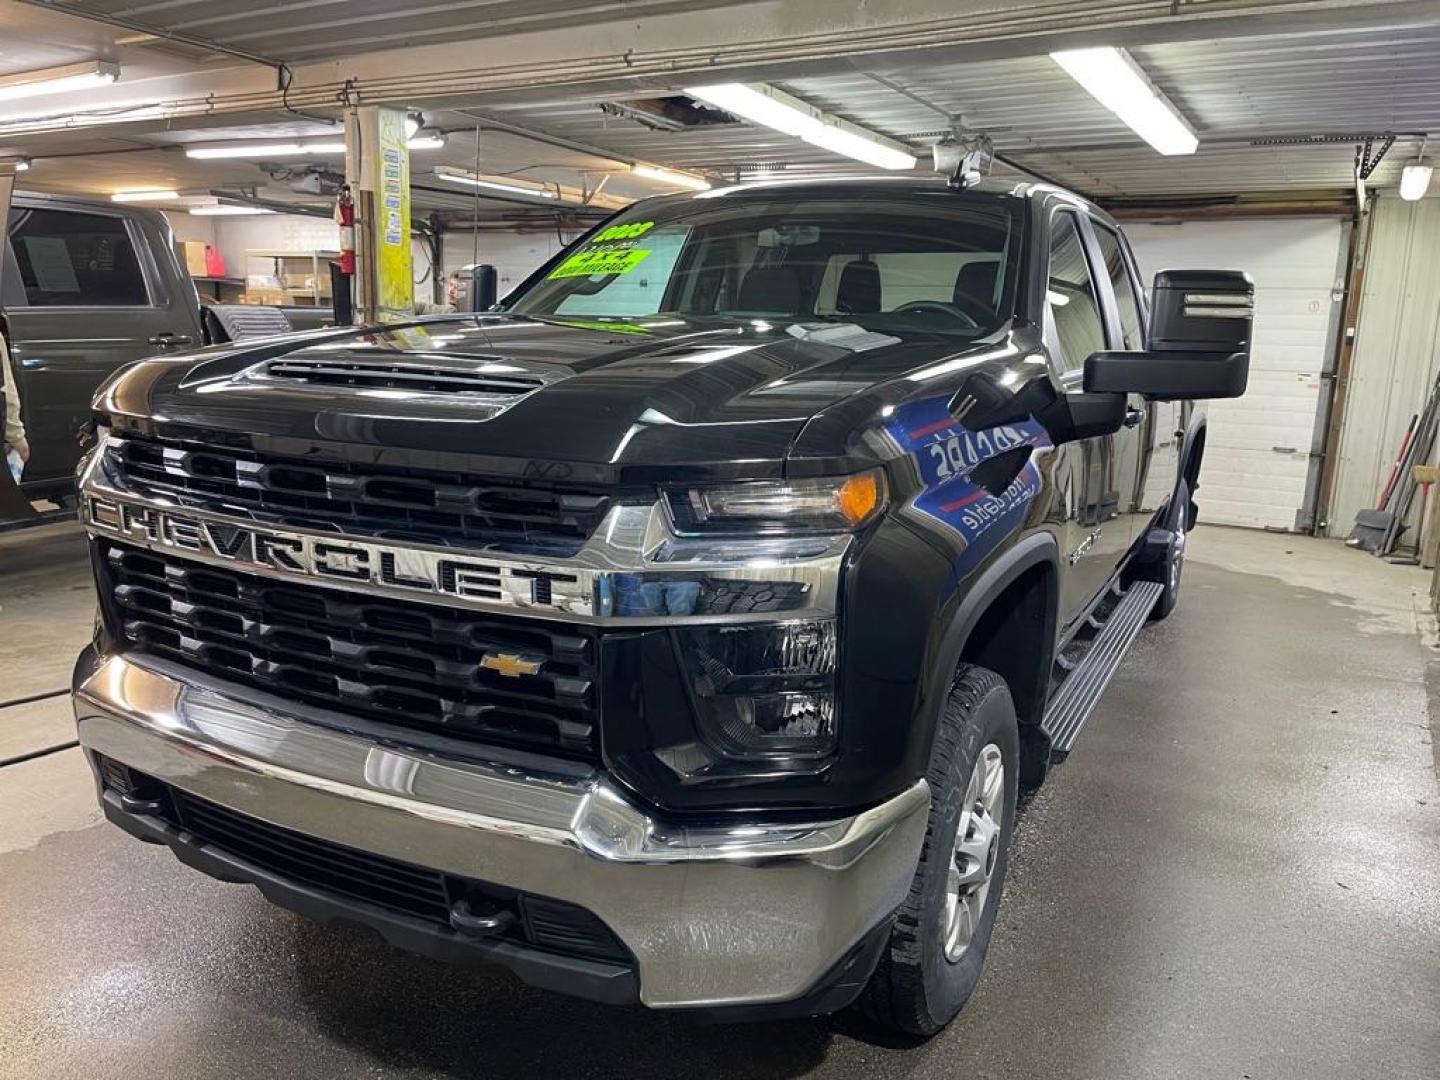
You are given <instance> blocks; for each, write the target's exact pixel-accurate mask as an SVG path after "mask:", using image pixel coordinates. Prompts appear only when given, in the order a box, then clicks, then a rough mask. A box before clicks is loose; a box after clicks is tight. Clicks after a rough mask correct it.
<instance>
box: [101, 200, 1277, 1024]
mask: <svg viewBox="0 0 1440 1080" xmlns="http://www.w3.org/2000/svg"><path fill="white" fill-rule="evenodd" d="M1251 304H1252V288H1251V285H1250V282H1249V279H1248V278H1247V277H1246V276H1245V275H1244V274H1241V273H1233V272H1221V271H1217V272H1207V273H1197V272H1194V271H1189V272H1185V273H1178V272H1167V273H1163V274H1161V275H1159V277H1157V279H1156V282H1155V288H1154V295H1153V300H1152V302H1151V304H1150V305H1149V306H1150V308H1151V312H1150V314H1149V316H1148V317H1147V304H1146V300H1145V298H1144V293H1143V291H1142V288H1141V286H1140V282H1139V281H1138V279H1137V276H1136V272H1135V265H1134V262H1133V259H1132V258H1131V255H1130V253H1129V250H1128V247H1127V245H1126V242H1125V239H1124V237H1123V235H1122V234H1121V232H1120V230H1119V229H1118V228H1117V226H1116V225H1115V223H1114V222H1113V221H1112V220H1111V219H1110V218H1109V217H1108V216H1107V215H1106V214H1104V213H1103V212H1102V211H1100V210H1098V209H1097V208H1096V207H1094V206H1092V205H1090V204H1089V203H1087V202H1085V201H1084V200H1082V199H1079V198H1077V197H1076V196H1074V195H1071V194H1069V193H1067V192H1065V191H1062V190H1059V189H1056V188H1053V187H1049V186H1042V185H1032V184H1024V183H1022V184H1004V183H999V182H996V181H988V180H987V181H980V182H977V183H972V184H969V185H968V186H964V185H957V186H951V185H946V184H945V183H943V182H941V181H936V182H935V183H933V184H932V183H929V182H924V181H919V180H893V181H880V180H863V181H861V180H857V181H831V182H805V183H783V184H782V183H776V184H756V185H750V186H743V187H734V188H726V189H722V190H714V191H709V192H705V193H701V194H695V195H688V194H687V195H678V196H667V197H663V198H659V199H653V200H649V201H646V202H643V203H640V204H637V205H636V206H634V207H632V208H630V209H628V210H626V211H624V212H622V213H620V214H619V215H617V216H616V217H615V218H613V219H611V220H610V221H609V222H607V223H606V224H604V225H602V226H600V227H598V228H597V229H595V230H594V231H592V232H591V233H590V234H589V235H588V236H586V237H584V238H583V239H581V240H580V241H579V242H578V243H577V244H576V245H574V246H572V247H571V248H570V249H569V250H567V251H565V252H563V253H561V254H560V255H559V256H557V257H556V258H555V259H554V260H552V261H551V262H550V263H548V264H547V265H545V266H543V267H541V268H540V269H539V270H538V271H537V272H536V273H535V274H534V275H533V276H532V277H531V278H530V279H529V280H528V281H526V282H525V283H524V284H523V285H522V286H521V287H520V288H519V289H518V290H517V291H516V292H515V293H514V294H512V295H511V296H510V297H509V298H508V299H507V300H506V301H505V303H504V304H502V305H501V307H500V309H499V310H496V311H493V312H489V313H485V314H482V315H469V316H464V317H449V318H440V319H431V320H422V321H417V322H414V323H407V324H403V325H390V326H385V327H372V328H367V329H359V330H353V331H349V330H347V331H343V332H336V333H334V334H332V335H331V336H328V337H325V338H324V339H315V338H309V339H305V340H302V341H270V342H266V343H264V344H263V345H260V346H257V347H252V348H243V347H236V346H217V347H214V348H210V349H206V350H202V351H199V352H196V353H192V354H190V355H185V356H167V357H163V358H159V359H153V360H149V361H145V362H143V363H140V364H137V365H134V366H131V367H129V368H127V369H126V370H125V371H123V372H122V373H120V374H119V375H118V376H117V377H116V378H114V379H112V380H111V381H110V382H109V383H108V384H107V385H106V386H105V387H103V388H102V390H101V392H100V393H99V395H98V397H97V398H96V401H95V406H94V410H95V422H96V424H97V427H98V429H99V438H98V441H97V444H96V446H95V447H94V448H93V450H91V451H90V453H89V455H88V457H87V458H86V460H85V461H84V462H83V463H82V477H81V493H82V496H81V502H82V509H81V513H82V518H83V520H84V522H85V524H86V527H87V528H88V530H89V532H90V534H91V537H92V540H91V543H92V550H93V556H94V566H95V574H96V577H97V581H98V585H99V595H100V605H101V618H100V620H99V624H98V628H97V632H96V637H95V641H94V643H93V645H92V646H91V647H89V648H88V649H87V650H86V651H85V652H84V654H83V655H82V657H81V658H80V660H79V663H78V665H77V668H76V672H75V711H76V716H77V718H78V722H79V737H80V741H81V743H82V744H83V746H84V747H85V750H86V753H87V754H88V756H89V760H90V762H91V763H92V765H93V767H94V771H95V775H96V778H97V783H98V785H99V791H100V797H101V799H102V801H103V805H104V810H105V813H106V815H107V816H108V817H109V819H110V820H111V821H113V822H114V823H116V824H117V825H119V826H120V827H121V828H123V829H125V830H127V831H129V832H130V833H133V834H134V835H136V836H138V837H140V838H141V839H143V840H148V841H152V842H158V843H163V844H168V845H169V846H170V847H171V848H172V849H173V850H174V852H175V853H176V854H177V855H178V856H179V857H180V859H181V860H182V861H184V862H186V863H188V864H189V865H191V866H193V867H196V868H198V869H200V870H202V871H204V872H206V873H209V874H212V875H214V876H216V877H219V878H222V879H225V880H232V881H241V882H250V883H253V884H255V885H258V886H259V888H260V890H261V891H262V892H263V893H264V894H265V895H266V896H267V897H269V898H270V899H271V900H273V901H275V902H276V903H279V904H282V905H285V906H287V907H290V908H293V909H295V910H298V911H301V912H304V913H307V914H309V915H312V916H314V917H316V918H320V919H352V920H358V921H359V922H361V923H364V924H368V925H369V926H372V927H374V928H377V929H378V930H379V931H380V932H381V933H383V934H384V935H385V936H386V937H387V938H388V939H389V940H390V941H392V942H393V943H395V944H397V945H401V946H403V947H406V948H410V949H414V950H418V951H420V952H423V953H427V954H431V955H436V956H443V957H446V958H449V959H452V960H456V961H462V962H463V961H469V960H478V961H480V962H484V963H499V964H502V965H505V966H508V967H509V968H510V969H512V970H513V971H514V972H515V973H517V974H518V975H519V976H520V977H521V978H523V979H525V980H526V981H528V982H530V983H533V984H535V985H539V986H543V987H549V988H553V989H555V990H559V991H563V992H567V993H571V994H578V995H582V996H586V997H589V998H592V999H597V1000H601V1001H607V1002H616V1003H623V1002H634V1001H638V1002H643V1003H644V1004H646V1005H649V1006H651V1007H654V1008H663V1009H676V1010H688V1011H690V1012H692V1013H700V1014H703V1015H705V1016H708V1017H712V1018H730V1019H741V1018H747V1017H758V1016H766V1017H774V1016H784V1015H805V1014H817V1013H824V1012H829V1011H834V1010H836V1009H839V1008H842V1007H845V1006H847V1005H849V1004H851V1003H853V1002H855V1001H857V1000H858V1001H859V1002H861V1003H862V1005H863V1007H865V1008H866V1009H868V1010H869V1011H870V1012H871V1013H872V1014H873V1015H874V1016H876V1017H878V1018H879V1019H880V1020H882V1021H883V1022H885V1023H887V1024H890V1025H893V1026H895V1027H898V1028H900V1029H904V1030H907V1031H910V1032H916V1033H922V1034H923V1033H930V1032H934V1031H936V1030H938V1029H939V1028H940V1027H941V1026H943V1025H944V1024H945V1023H946V1022H947V1021H948V1020H949V1019H950V1018H951V1017H953V1016H954V1015H955V1013H956V1012H957V1011H958V1010H959V1008H960V1007H961V1005H962V1004H963V1003H964V1001H965V1000H966V998H967V997H968V996H969V994H970V993H971V991H972V990H973V989H974V987H975V985H976V982H977V980H978V979H979V976H980V969H981V964H982V962H983V960H984V956H985V952H986V948H987V946H988V945H989V942H990V937H991V933H992V930H993V928H994V926H995V916H996V909H997V907H998V905H999V903H1000V894H1001V890H1002V887H1003V884H1004V878H1005V870H1006V863H1007V853H1008V850H1009V845H1010V840H1011V834H1012V831H1013V828H1014V824H1015V807H1016V798H1017V793H1018V791H1019V789H1020V788H1022V787H1026V786H1033V785H1037V784H1039V783H1041V781H1042V780H1043V779H1044V778H1045V775H1046V772H1047V769H1048V767H1049V766H1050V764H1051V763H1052V762H1053V761H1055V760H1057V759H1059V758H1061V757H1063V756H1064V755H1065V753H1066V752H1067V751H1069V750H1070V748H1071V746H1072V745H1073V743H1074V741H1075V738H1076V735H1077V734H1078V732H1079V731H1080V728H1081V726H1082V725H1083V724H1084V723H1085V720H1086V718H1087V716H1088V715H1089V714H1090V711H1091V709H1092V708H1093V706H1094V704H1095V702H1096V700H1097V698H1098V697H1099V695H1100V694H1101V692H1102V691H1103V689H1104V687H1105V685H1106V683H1107V682H1108V680H1109V678H1110V676H1111V674H1112V673H1113V671H1114V670H1115V667H1116V665H1117V664H1118V662H1119V660H1120V658H1121V656H1122V655H1123V654H1124V652H1125V649H1126V647H1127V646H1128V645H1129V643H1130V642H1131V641H1132V640H1133V638H1134V636H1135V635H1136V634H1137V633H1138V632H1139V631H1140V629H1141V628H1142V626H1143V624H1144V623H1145V621H1146V619H1147V617H1148V618H1159V617H1163V616H1165V615H1166V614H1168V613H1169V611H1170V610H1171V609H1172V608H1173V606H1174V605H1175V602H1176V597H1177V593H1178V590H1179V587H1180V571H1181V565H1182V559H1183V555H1184V549H1185V535H1186V532H1187V530H1189V529H1190V528H1191V527H1192V525H1193V524H1194V521H1195V513H1196V505H1195V502H1194V496H1195V491H1196V488H1197V484H1198V479H1199V470H1200V462H1201V455H1202V453H1203V451H1204V447H1205V423H1204V418H1203V416H1202V415H1200V413H1199V412H1198V410H1195V409H1194V407H1193V406H1192V404H1191V402H1192V401H1194V400H1196V399H1201V398H1206V397H1227V396H1235V395H1238V394H1240V393H1242V392H1243V391H1244V387H1245V382H1246V377H1247V373H1248V366H1249V345H1248V340H1249V330H1250V323H1251ZM156 917H157V918H164V914H163V912H158V913H157V915H156Z"/></svg>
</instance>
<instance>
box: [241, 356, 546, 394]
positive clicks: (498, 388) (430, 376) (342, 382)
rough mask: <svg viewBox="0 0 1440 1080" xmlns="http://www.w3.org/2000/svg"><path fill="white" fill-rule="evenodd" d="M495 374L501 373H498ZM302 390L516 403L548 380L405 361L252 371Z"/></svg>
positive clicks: (311, 363) (284, 365)
mask: <svg viewBox="0 0 1440 1080" xmlns="http://www.w3.org/2000/svg"><path fill="white" fill-rule="evenodd" d="M497 369H499V370H497ZM253 374H255V375H260V376H262V377H264V378H269V379H283V380H285V381H287V382H293V383H300V384H304V385H306V386H311V387H317V388H325V389H335V388H340V387H346V388H349V389H353V390H402V391H409V392H411V393H418V394H445V395H456V394H464V395H470V394H474V395H483V396H484V397H487V398H496V397H501V398H514V397H519V396H521V395H522V394H528V393H530V392H531V391H532V390H538V389H540V387H542V386H544V385H545V382H546V380H545V379H542V378H539V377H537V376H535V375H529V374H525V373H523V372H519V371H517V370H516V369H515V368H514V367H512V366H511V365H509V364H504V363H498V362H497V363H492V364H486V365H482V366H481V367H478V368H475V367H471V368H463V367H458V366H453V365H441V364H427V363H423V362H420V363H417V362H407V361H384V362H376V361H370V360H347V359H341V358H339V357H337V358H334V359H329V358H326V359H301V358H296V357H291V358H289V359H282V360H270V361H268V362H266V363H265V364H263V365H262V366H261V368H260V370H259V371H256V372H254V373H253Z"/></svg>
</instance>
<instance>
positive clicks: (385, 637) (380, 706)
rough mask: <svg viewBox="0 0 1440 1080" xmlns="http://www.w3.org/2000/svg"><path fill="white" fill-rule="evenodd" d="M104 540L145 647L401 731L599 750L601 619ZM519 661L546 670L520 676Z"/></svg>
mask: <svg viewBox="0 0 1440 1080" xmlns="http://www.w3.org/2000/svg"><path fill="white" fill-rule="evenodd" d="M101 550H102V552H103V565H104V569H105V576H106V578H107V581H106V582H105V593H106V606H107V608H108V609H109V610H108V612H107V614H108V615H109V616H110V621H111V630H112V632H114V633H116V634H117V635H118V636H120V637H122V638H123V639H124V640H125V641H126V642H127V643H128V645H129V647H130V648H131V649H133V650H136V651H139V652H142V653H149V654H152V655H155V656H159V657H163V658H166V659H169V660H173V661H177V662H179V663H182V664H184V665H186V666H188V667H192V668H196V669H198V670H200V671H204V672H206V673H209V674H213V675H215V676H217V677H220V678H224V679H229V680H232V681H234V682H239V683H244V684H246V685H250V686H254V687H256V688H258V689H261V690H267V691H270V692H273V693H277V694H281V695H283V696H285V697H288V698H291V699H298V700H301V701H305V702H309V703H311V704H314V705H319V706H321V707H325V708H329V709H333V710H335V711H337V712H339V713H344V714H351V715H357V716H362V717H366V718H370V719H374V720H379V721H382V722H384V723H386V724H390V725H393V726H395V727H397V728H401V729H409V730H414V731H417V732H423V733H427V734H431V735H443V736H449V737H452V738H459V739H464V740H468V741H472V742H477V743H486V744H495V745H501V746H511V747H515V748H521V749H530V750H535V751H538V752H542V753H548V754H555V755H558V756H562V757H569V758H574V759H578V760H585V761H594V760H598V751H599V747H598V744H599V737H598V717H597V715H596V711H595V710H596V706H595V701H596V688H595V680H596V677H597V669H596V643H595V639H594V637H593V635H592V634H591V633H590V632H588V631H585V630H582V629H579V628H574V627H558V628H557V627H556V626H555V625H554V624H547V623H543V622H537V621H533V620H526V619H517V618H512V617H505V618H494V617H491V616H487V615H483V614H476V613H474V612H471V611H466V610H461V609H458V608H450V607H444V606H440V605H435V604H415V603H408V602H405V601H400V600H395V601H391V600H379V599H374V600H372V599H368V598H359V597H356V596H354V595H353V594H348V593H342V592H338V591H335V590H331V589H326V588H321V587H315V586H308V585H298V584H288V583H277V582H274V581H271V580H269V579H266V578H261V577H256V576H253V575H249V574H240V573H235V572H234V571H231V570H227V569H221V568H218V567H212V566H205V565H201V564H199V563H195V562H191V561H188V560H185V559H181V558H173V557H170V556H167V555H162V554H159V553H156V552H149V551H141V550H139V549H136V548H131V547H127V546H124V545H119V544H106V545H104V546H103V547H102V549H101ZM487 657H489V660H488V661H487V663H486V664H485V665H483V666H482V660H486V658H487ZM516 661H520V662H522V663H520V664H519V666H520V667H521V668H523V669H524V670H525V671H527V672H528V671H530V670H531V669H532V668H534V667H535V666H536V665H537V664H538V670H536V671H534V672H533V673H527V674H519V675H516V674H507V673H506V672H507V670H513V669H514V667H515V666H516V663H515V662H516Z"/></svg>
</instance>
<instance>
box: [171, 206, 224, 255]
mask: <svg viewBox="0 0 1440 1080" xmlns="http://www.w3.org/2000/svg"><path fill="white" fill-rule="evenodd" d="M165 220H166V221H168V222H170V231H171V232H173V233H174V234H175V239H176V240H177V241H181V240H194V241H197V242H199V243H202V244H209V245H210V246H212V247H213V246H214V245H215V219H214V218H208V217H196V216H195V215H194V214H187V213H183V212H180V213H176V212H174V211H169V210H167V211H166V212H165Z"/></svg>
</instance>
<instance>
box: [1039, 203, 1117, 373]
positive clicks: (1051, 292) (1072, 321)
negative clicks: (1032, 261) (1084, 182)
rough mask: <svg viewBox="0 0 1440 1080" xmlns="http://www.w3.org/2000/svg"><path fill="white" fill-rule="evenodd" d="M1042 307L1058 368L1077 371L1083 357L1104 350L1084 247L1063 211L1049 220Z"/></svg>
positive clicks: (1072, 217) (1102, 329)
mask: <svg viewBox="0 0 1440 1080" xmlns="http://www.w3.org/2000/svg"><path fill="white" fill-rule="evenodd" d="M1045 307H1046V311H1047V312H1048V313H1049V319H1050V322H1051V324H1052V325H1053V326H1054V328H1055V339H1056V343H1057V344H1058V345H1059V350H1060V355H1059V360H1060V365H1061V367H1063V368H1064V369H1065V370H1066V371H1073V370H1075V369H1077V368H1080V367H1081V366H1083V365H1084V363H1085V358H1086V357H1087V356H1089V355H1090V354H1091V353H1095V352H1100V351H1101V350H1102V349H1104V348H1105V320H1104V319H1103V318H1101V316H1100V301H1099V298H1098V297H1097V296H1096V294H1095V282H1094V280H1093V279H1092V278H1091V276H1090V264H1089V262H1088V260H1087V259H1086V258H1085V245H1084V244H1083V243H1082V242H1081V240H1080V230H1079V228H1078V227H1077V226H1076V221H1075V215H1074V214H1072V213H1067V212H1064V211H1062V212H1060V213H1057V214H1056V215H1055V216H1054V217H1053V218H1051V219H1050V269H1049V271H1048V280H1047V286H1046V290H1045Z"/></svg>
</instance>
